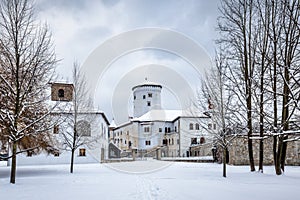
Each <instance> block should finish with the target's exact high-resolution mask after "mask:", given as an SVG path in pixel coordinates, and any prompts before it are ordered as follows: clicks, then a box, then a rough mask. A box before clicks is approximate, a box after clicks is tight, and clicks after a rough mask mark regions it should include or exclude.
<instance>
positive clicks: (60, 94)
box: [57, 89, 65, 98]
mask: <svg viewBox="0 0 300 200" xmlns="http://www.w3.org/2000/svg"><path fill="white" fill-rule="evenodd" d="M57 95H58V97H59V98H63V97H65V91H64V90H63V89H59V90H58V94H57Z"/></svg>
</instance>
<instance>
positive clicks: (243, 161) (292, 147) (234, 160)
mask: <svg viewBox="0 0 300 200" xmlns="http://www.w3.org/2000/svg"><path fill="white" fill-rule="evenodd" d="M228 150H229V164H233V165H248V164H249V156H248V139H247V137H238V138H235V139H234V140H233V141H232V144H231V145H230V147H229V148H228ZM253 157H254V163H255V165H258V162H259V140H253ZM273 160H274V159H273V138H268V139H265V140H264V165H273V164H274V161H273ZM286 164H287V165H300V141H293V142H289V143H288V148H287V155H286Z"/></svg>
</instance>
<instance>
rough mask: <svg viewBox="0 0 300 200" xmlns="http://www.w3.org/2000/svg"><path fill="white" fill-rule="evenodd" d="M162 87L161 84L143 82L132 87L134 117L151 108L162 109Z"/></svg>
mask: <svg viewBox="0 0 300 200" xmlns="http://www.w3.org/2000/svg"><path fill="white" fill-rule="evenodd" d="M161 88H162V87H161V86H160V85H155V84H153V85H150V84H143V85H139V86H136V87H134V88H133V89H132V90H133V96H134V100H133V115H134V117H140V116H142V115H143V114H145V113H147V112H148V111H149V110H153V109H161ZM148 102H149V103H150V105H149V104H148Z"/></svg>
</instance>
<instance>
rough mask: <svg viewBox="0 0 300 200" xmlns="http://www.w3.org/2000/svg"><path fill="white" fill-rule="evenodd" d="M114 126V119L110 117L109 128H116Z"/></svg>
mask: <svg viewBox="0 0 300 200" xmlns="http://www.w3.org/2000/svg"><path fill="white" fill-rule="evenodd" d="M116 127H117V125H116V122H115V120H114V119H112V120H111V122H110V125H109V128H116Z"/></svg>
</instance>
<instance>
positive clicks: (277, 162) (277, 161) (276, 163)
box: [275, 136, 283, 175]
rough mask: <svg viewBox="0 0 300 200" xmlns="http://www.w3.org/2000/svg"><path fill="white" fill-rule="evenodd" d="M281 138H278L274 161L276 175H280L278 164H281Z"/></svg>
mask: <svg viewBox="0 0 300 200" xmlns="http://www.w3.org/2000/svg"><path fill="white" fill-rule="evenodd" d="M282 141H283V138H282V136H279V137H278V147H277V152H276V160H275V171H276V175H281V174H282V171H281V168H280V163H281V157H282V144H283V142H282Z"/></svg>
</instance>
